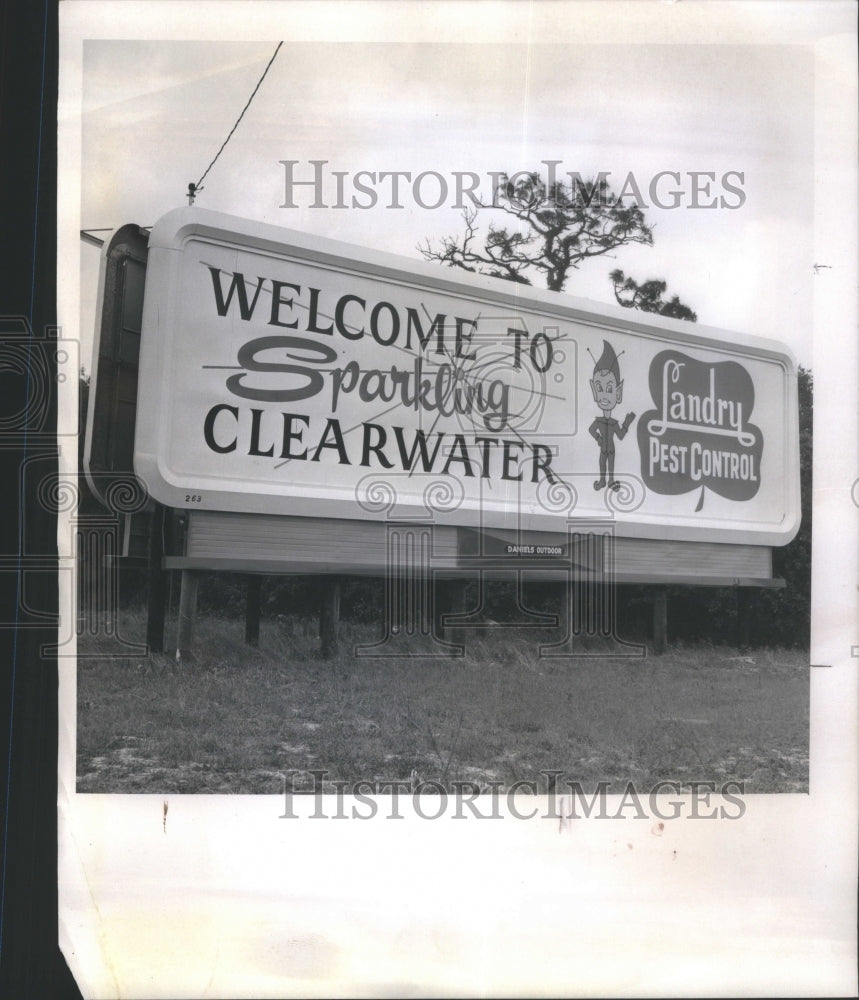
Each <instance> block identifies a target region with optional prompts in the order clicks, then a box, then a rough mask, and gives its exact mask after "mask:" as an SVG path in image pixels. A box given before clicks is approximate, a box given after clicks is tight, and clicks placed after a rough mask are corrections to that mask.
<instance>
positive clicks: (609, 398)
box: [588, 340, 635, 490]
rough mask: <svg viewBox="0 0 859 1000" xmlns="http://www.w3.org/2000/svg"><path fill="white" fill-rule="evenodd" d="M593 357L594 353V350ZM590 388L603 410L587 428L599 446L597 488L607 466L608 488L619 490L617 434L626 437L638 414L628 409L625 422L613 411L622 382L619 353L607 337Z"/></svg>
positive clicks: (604, 477)
mask: <svg viewBox="0 0 859 1000" xmlns="http://www.w3.org/2000/svg"><path fill="white" fill-rule="evenodd" d="M589 353H590V352H589ZM620 353H621V354H623V351H621V352H620ZM591 357H593V355H592V354H591ZM591 391H592V392H593V394H594V401H595V402H596V404H597V406H598V407H599V408H600V409H601V410H602V416H600V417H597V418H596V420H594V422H593V423H592V424H591V426H590V427H589V428H588V430H589V431H590V433H591V436H592V437H593V438H594V440H595V441H596V442H597V444H598V445H599V446H600V477H599V479H598V480H597V481H596V482H595V483H594V489H595V490H601V489H602V488H603V487H604V486H605V485H606V467H607V468H608V487H609V489H612V490H619V489H620V483H618V482H617V481H616V480H615V478H614V438H615V435H617V436H618V437H619V438H621V440H622V439H623V438H624V437H626V432H627V431H628V430H629V425H630V424H631V423H632V421H633V420H635V414H634V413H627V415H626V417H625V418H624V421H623V423H622V424H619V423H618V422H617V421H616V420H615V419H614V418H613V417H612V415H611V414H612V410H614V408H615V407H616V406H618V405H619V404H620V403H621V401H622V400H623V382H622V380H621V377H620V367H619V366H618V363H617V355H616V354H615V352H614V349H613V348H612V346H611V344H609V342H608V341H607V340H604V341H603V350H602V354H601V355H600V358H599V361H597V362H596V363H595V364H594V377H593V378H592V379H591Z"/></svg>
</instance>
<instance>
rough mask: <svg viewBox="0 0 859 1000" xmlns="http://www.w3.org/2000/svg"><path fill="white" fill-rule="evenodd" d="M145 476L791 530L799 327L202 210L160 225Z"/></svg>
mask: <svg viewBox="0 0 859 1000" xmlns="http://www.w3.org/2000/svg"><path fill="white" fill-rule="evenodd" d="M135 471H136V472H137V474H138V476H139V477H140V478H141V479H142V480H143V482H144V484H145V486H146V488H147V489H148V490H149V492H150V494H151V495H152V496H153V497H155V498H156V499H158V500H159V501H160V502H162V503H164V504H166V505H168V506H171V507H179V508H182V507H186V508H191V509H208V510H225V511H245V512H250V513H267V514H272V513H273V514H284V515H295V516H313V517H319V516H330V517H336V518H361V519H366V518H374V519H385V518H397V519H400V518H414V519H431V520H433V521H437V522H439V523H447V524H456V525H462V526H471V527H481V526H482V527H489V528H491V527H503V528H517V529H528V530H541V531H552V532H559V533H565V532H566V530H567V524H568V522H570V521H573V520H575V519H576V518H578V517H590V518H592V517H595V516H597V517H606V518H611V519H613V520H614V521H615V523H616V531H617V532H618V533H619V534H626V535H631V536H638V537H651V538H679V539H684V538H685V539H699V540H718V539H719V538H721V539H722V540H724V541H733V542H736V541H745V542H748V543H750V544H782V543H784V542H786V541H789V540H790V538H791V537H793V534H794V533H795V531H796V529H797V527H798V517H799V495H798V430H797V413H796V372H795V366H794V363H793V360H792V358H791V357H790V355H789V353H788V352H787V351H786V350H785V349H784V348H783V347H782V346H781V345H779V344H776V343H773V342H771V341H763V340H758V339H755V338H742V340H740V338H738V337H737V336H736V335H730V334H725V333H723V332H722V331H715V330H711V329H707V328H705V327H699V326H694V325H691V324H687V323H681V322H677V321H671V320H664V319H662V318H661V317H656V318H653V317H649V316H646V315H644V314H641V313H634V312H632V311H630V310H625V309H621V308H615V307H607V306H602V305H597V304H595V303H589V302H584V301H582V300H577V299H573V298H570V297H568V296H565V295H558V294H555V293H549V292H543V291H538V290H536V289H532V288H530V287H528V288H524V287H523V286H521V285H511V284H509V283H506V282H503V281H499V280H495V279H490V278H484V277H479V276H474V275H469V274H465V273H461V272H459V271H454V270H448V269H444V268H439V267H435V266H432V265H428V264H425V263H422V262H417V261H411V260H407V259H404V258H400V257H394V256H391V255H387V254H383V253H378V252H376V251H372V250H367V249H363V248H358V247H354V246H349V245H346V244H341V243H336V242H333V241H330V240H323V239H318V238H314V237H310V236H307V235H305V234H300V233H295V232H292V231H289V230H283V229H279V228H275V227H272V226H266V225H263V224H259V223H253V222H248V221H244V220H239V219H234V218H231V217H228V216H224V215H220V214H217V213H212V212H207V211H204V210H198V209H195V208H189V209H181V210H177V211H175V212H171V213H169V214H168V215H167V216H165V217H164V218H163V219H161V220H160V221H159V223H158V224H157V225H156V226H155V227H154V229H153V231H152V234H151V237H150V241H149V259H148V265H147V276H146V291H145V300H144V315H143V332H142V336H141V354H140V384H139V393H138V413H137V427H136V439H135Z"/></svg>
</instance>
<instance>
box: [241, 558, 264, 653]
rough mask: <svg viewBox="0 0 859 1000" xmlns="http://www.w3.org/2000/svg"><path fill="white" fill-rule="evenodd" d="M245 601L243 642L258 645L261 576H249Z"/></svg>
mask: <svg viewBox="0 0 859 1000" xmlns="http://www.w3.org/2000/svg"><path fill="white" fill-rule="evenodd" d="M245 593H246V603H245V644H246V645H248V646H254V647H256V646H259V619H260V607H261V605H262V577H261V576H256V575H254V576H249V577H248V582H247V590H246V592H245Z"/></svg>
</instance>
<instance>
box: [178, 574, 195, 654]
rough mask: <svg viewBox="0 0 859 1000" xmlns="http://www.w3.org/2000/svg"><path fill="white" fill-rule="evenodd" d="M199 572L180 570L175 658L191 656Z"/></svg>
mask: <svg viewBox="0 0 859 1000" xmlns="http://www.w3.org/2000/svg"><path fill="white" fill-rule="evenodd" d="M199 579H200V577H199V574H198V573H196V572H194V571H193V570H188V569H183V570H182V582H181V584H180V589H179V624H178V628H177V637H176V659H177V660H186V659H189V658H190V657H191V646H192V644H193V642H194V620H195V618H196V617H197V584H198V583H199Z"/></svg>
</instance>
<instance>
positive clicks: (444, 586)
mask: <svg viewBox="0 0 859 1000" xmlns="http://www.w3.org/2000/svg"><path fill="white" fill-rule="evenodd" d="M467 586H468V581H467V580H439V581H437V582H436V588H435V631H436V635H439V636H440V635H442V634H443V633H444V632H445V631H446V628H445V626H444V616H445V615H464V614H465V610H466V608H465V588H466V587H467ZM451 627H452V626H450V625H448V626H447V628H451Z"/></svg>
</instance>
